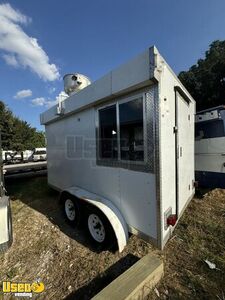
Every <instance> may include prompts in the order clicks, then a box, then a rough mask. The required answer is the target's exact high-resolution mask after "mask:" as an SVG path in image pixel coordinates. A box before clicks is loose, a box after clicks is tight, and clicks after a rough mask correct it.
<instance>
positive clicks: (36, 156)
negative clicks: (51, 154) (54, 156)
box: [32, 148, 47, 161]
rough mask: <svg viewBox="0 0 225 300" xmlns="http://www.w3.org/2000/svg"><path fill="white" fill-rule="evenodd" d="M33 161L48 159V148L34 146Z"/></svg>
mask: <svg viewBox="0 0 225 300" xmlns="http://www.w3.org/2000/svg"><path fill="white" fill-rule="evenodd" d="M32 159H33V161H42V160H46V159H47V152H46V148H34V150H33V154H32Z"/></svg>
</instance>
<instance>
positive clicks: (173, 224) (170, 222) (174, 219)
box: [167, 215, 177, 226]
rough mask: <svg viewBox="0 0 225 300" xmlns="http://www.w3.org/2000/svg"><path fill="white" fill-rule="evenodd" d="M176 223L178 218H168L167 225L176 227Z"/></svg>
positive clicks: (171, 216) (174, 216)
mask: <svg viewBox="0 0 225 300" xmlns="http://www.w3.org/2000/svg"><path fill="white" fill-rule="evenodd" d="M176 222H177V216H176V215H170V216H169V217H168V218H167V225H168V226H169V225H171V226H175V225H176Z"/></svg>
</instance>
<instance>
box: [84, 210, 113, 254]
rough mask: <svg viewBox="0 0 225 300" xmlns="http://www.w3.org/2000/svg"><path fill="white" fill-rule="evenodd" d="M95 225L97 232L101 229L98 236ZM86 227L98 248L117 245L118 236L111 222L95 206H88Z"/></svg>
mask: <svg viewBox="0 0 225 300" xmlns="http://www.w3.org/2000/svg"><path fill="white" fill-rule="evenodd" d="M102 226H103V228H102ZM93 227H94V228H95V229H94V230H95V231H96V233H97V232H98V231H99V233H97V236H96V235H95V234H94V233H93ZM96 227H97V228H96ZM86 229H87V232H88V235H89V238H90V241H91V242H92V244H93V245H94V246H95V247H98V249H100V250H103V249H108V248H112V247H114V246H115V245H116V236H115V233H114V230H113V228H112V226H111V224H110V222H109V221H108V219H107V217H106V216H105V215H104V214H103V213H102V212H101V211H100V210H99V209H98V208H96V207H94V206H88V207H86ZM97 237H98V238H97Z"/></svg>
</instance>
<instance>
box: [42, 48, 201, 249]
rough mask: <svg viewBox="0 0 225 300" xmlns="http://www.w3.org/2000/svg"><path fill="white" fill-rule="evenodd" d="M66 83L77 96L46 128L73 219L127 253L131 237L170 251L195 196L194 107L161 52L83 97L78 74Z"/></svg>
mask: <svg viewBox="0 0 225 300" xmlns="http://www.w3.org/2000/svg"><path fill="white" fill-rule="evenodd" d="M68 78H70V80H68ZM64 81H65V83H66V87H65V90H66V91H68V84H71V90H70V91H71V96H70V97H68V98H67V99H66V100H65V101H62V102H60V103H59V104H58V105H56V106H54V107H52V108H50V109H49V110H48V111H46V112H44V113H43V114H42V115H41V124H44V125H45V128H46V137H47V155H48V162H47V164H48V182H49V185H50V186H52V187H53V188H55V189H57V190H60V191H61V192H62V193H61V199H62V200H63V203H64V208H65V212H66V216H67V218H68V219H69V220H70V221H71V223H76V222H77V221H78V219H79V218H83V219H85V222H86V225H87V228H88V230H89V233H90V236H91V237H92V238H93V240H95V241H96V243H98V244H104V243H106V242H109V240H110V239H111V237H112V235H113V233H114V234H115V236H116V238H117V242H118V246H119V250H120V251H122V249H123V248H124V246H125V245H126V243H127V238H128V232H131V233H134V234H138V235H140V236H141V237H143V238H145V239H146V240H148V241H151V242H152V243H154V244H155V245H157V246H158V247H160V248H163V246H164V245H165V243H166V241H167V240H168V238H169V237H170V235H171V232H172V226H171V225H175V223H176V220H177V219H178V218H179V217H180V216H181V214H182V212H183V211H184V209H185V207H186V205H187V204H188V202H189V200H190V199H191V198H192V196H193V194H194V114H195V101H194V100H193V99H192V97H191V96H190V94H189V93H188V92H187V91H186V90H185V88H184V87H183V85H182V84H181V83H180V81H179V80H178V78H177V77H176V75H175V74H174V73H173V71H172V70H171V69H170V67H169V66H168V64H167V63H166V61H165V60H164V59H163V57H162V56H161V55H160V54H159V52H158V50H157V49H156V48H155V47H151V48H149V49H147V50H146V51H145V52H144V53H142V54H141V55H139V56H137V57H136V58H134V59H133V60H131V61H129V62H128V63H126V64H124V65H122V66H120V67H118V68H117V69H115V70H113V71H111V72H110V73H108V74H107V75H105V76H103V77H102V78H101V79H99V80H97V81H95V82H94V83H92V84H90V85H88V86H87V87H85V88H84V89H83V90H81V91H79V92H78V93H73V92H72V91H73V89H72V87H73V86H74V87H75V86H78V85H79V84H80V81H79V78H78V77H77V76H76V74H75V75H74V74H68V75H66V77H65V78H64ZM68 82H69V83H68ZM85 204H86V205H87V206H86V205H85Z"/></svg>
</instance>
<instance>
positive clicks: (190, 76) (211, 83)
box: [178, 41, 225, 110]
mask: <svg viewBox="0 0 225 300" xmlns="http://www.w3.org/2000/svg"><path fill="white" fill-rule="evenodd" d="M178 77H179V79H180V80H181V82H182V83H183V84H184V86H185V87H186V88H187V90H188V91H189V92H190V94H191V95H192V96H193V98H194V99H195V100H196V107H197V110H201V109H206V108H210V107H213V106H217V105H223V104H225V41H214V42H213V43H212V44H211V45H210V47H209V50H207V51H206V53H205V58H204V59H199V60H198V62H197V64H196V65H193V66H192V67H191V68H190V69H189V70H188V71H186V72H185V71H184V72H181V73H180V74H179V76H178Z"/></svg>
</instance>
